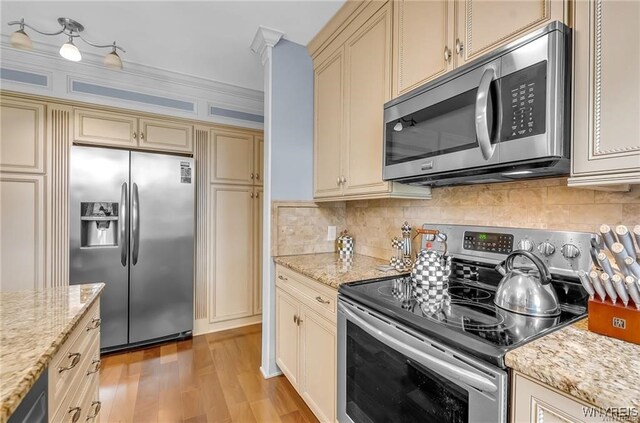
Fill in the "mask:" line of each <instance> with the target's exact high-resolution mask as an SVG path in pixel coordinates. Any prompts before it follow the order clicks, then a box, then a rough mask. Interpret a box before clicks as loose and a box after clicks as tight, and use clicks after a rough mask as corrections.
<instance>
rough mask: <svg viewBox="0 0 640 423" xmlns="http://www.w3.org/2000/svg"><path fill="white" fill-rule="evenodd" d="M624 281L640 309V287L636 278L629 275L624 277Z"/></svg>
mask: <svg viewBox="0 0 640 423" xmlns="http://www.w3.org/2000/svg"><path fill="white" fill-rule="evenodd" d="M624 283H625V285H626V286H627V291H628V292H629V296H630V297H631V299H632V300H633V303H634V304H635V305H636V308H637V309H638V310H640V289H638V283H637V281H636V278H634V277H633V276H627V277H626V278H624Z"/></svg>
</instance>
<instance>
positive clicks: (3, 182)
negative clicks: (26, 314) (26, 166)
mask: <svg viewBox="0 0 640 423" xmlns="http://www.w3.org/2000/svg"><path fill="white" fill-rule="evenodd" d="M45 190H46V186H45V177H44V175H24V174H23V175H20V174H6V173H5V174H2V175H0V228H2V231H1V232H0V263H2V265H1V266H0V291H19V290H25V289H42V288H44V265H45V236H44V233H45Z"/></svg>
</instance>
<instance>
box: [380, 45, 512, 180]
mask: <svg viewBox="0 0 640 423" xmlns="http://www.w3.org/2000/svg"><path fill="white" fill-rule="evenodd" d="M500 66H501V61H500V59H499V58H498V59H496V60H494V61H492V62H489V63H487V64H485V65H483V66H480V67H477V68H475V69H471V70H469V71H467V72H465V73H463V74H461V75H458V76H456V77H455V78H453V79H450V80H447V81H446V82H443V83H440V84H437V85H436V86H434V87H431V88H427V89H426V91H424V92H422V93H420V94H417V95H415V96H413V97H410V98H407V99H406V100H401V101H400V102H398V103H395V104H393V103H392V105H389V106H387V107H385V111H384V120H385V130H384V163H385V165H384V171H383V178H384V179H385V180H388V179H406V178H409V177H419V176H425V175H430V174H437V173H442V172H451V171H456V170H461V169H471V168H475V167H481V166H482V167H486V166H491V165H497V164H498V163H499V160H500V146H499V144H498V140H499V129H500V125H501V118H500V117H501V111H500V94H499V84H498V82H497V81H498V79H499V78H500V73H501V70H500Z"/></svg>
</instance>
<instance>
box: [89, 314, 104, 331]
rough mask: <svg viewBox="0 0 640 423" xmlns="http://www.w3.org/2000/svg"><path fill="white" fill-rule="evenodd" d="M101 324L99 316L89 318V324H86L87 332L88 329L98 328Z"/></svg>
mask: <svg viewBox="0 0 640 423" xmlns="http://www.w3.org/2000/svg"><path fill="white" fill-rule="evenodd" d="M101 324H102V319H101V318H99V317H96V318H94V319H91V322H90V326H87V332H89V331H90V330H94V329H98V328H99V327H100V325H101Z"/></svg>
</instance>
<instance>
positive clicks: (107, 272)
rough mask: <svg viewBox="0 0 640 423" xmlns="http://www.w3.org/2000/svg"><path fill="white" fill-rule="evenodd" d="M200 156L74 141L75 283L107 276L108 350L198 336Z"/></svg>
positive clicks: (104, 344)
mask: <svg viewBox="0 0 640 423" xmlns="http://www.w3.org/2000/svg"><path fill="white" fill-rule="evenodd" d="M194 171H195V169H194V162H193V159H191V158H187V157H179V156H173V155H169V154H155V153H142V152H137V151H127V150H116V149H107V148H95V147H79V146H73V147H72V149H71V167H70V198H71V200H70V201H71V204H70V219H71V222H70V249H71V251H70V279H71V280H70V283H71V284H82V283H88V282H104V283H105V284H106V287H105V290H104V292H103V295H102V300H101V303H100V308H101V315H102V316H101V317H102V326H101V344H100V347H101V349H102V350H103V351H112V350H118V349H124V348H128V347H132V346H138V345H144V344H147V343H155V342H159V341H163V340H169V339H174V338H183V337H186V336H189V335H190V334H191V330H192V328H193V268H194V261H193V257H194V225H195V223H194V214H195V208H194V193H195V189H194V186H195V173H194Z"/></svg>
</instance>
